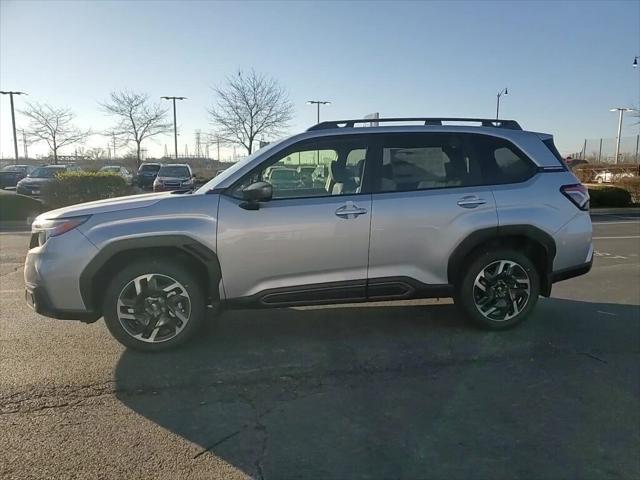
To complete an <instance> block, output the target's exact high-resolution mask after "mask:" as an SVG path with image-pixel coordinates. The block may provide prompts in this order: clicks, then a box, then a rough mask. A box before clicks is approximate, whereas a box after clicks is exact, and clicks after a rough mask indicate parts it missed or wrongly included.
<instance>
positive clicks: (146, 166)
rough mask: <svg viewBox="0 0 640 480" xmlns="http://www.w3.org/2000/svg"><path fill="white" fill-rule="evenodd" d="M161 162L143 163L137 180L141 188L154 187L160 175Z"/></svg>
mask: <svg viewBox="0 0 640 480" xmlns="http://www.w3.org/2000/svg"><path fill="white" fill-rule="evenodd" d="M161 166H162V164H161V163H143V164H142V165H140V168H139V169H138V174H137V175H136V178H135V182H134V183H136V184H137V185H138V186H139V187H140V188H149V189H151V188H153V182H154V180H155V179H156V177H157V176H158V170H160V167H161Z"/></svg>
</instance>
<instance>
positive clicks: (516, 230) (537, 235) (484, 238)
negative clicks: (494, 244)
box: [447, 225, 556, 296]
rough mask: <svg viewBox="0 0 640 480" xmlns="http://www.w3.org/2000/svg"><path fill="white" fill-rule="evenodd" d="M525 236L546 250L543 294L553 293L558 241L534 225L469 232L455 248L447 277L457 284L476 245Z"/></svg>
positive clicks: (542, 280) (450, 259) (448, 265)
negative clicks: (465, 261) (554, 262)
mask: <svg viewBox="0 0 640 480" xmlns="http://www.w3.org/2000/svg"><path fill="white" fill-rule="evenodd" d="M513 236H518V237H524V238H527V239H529V240H533V241H534V242H536V243H538V244H539V245H541V246H542V248H543V249H544V250H545V253H546V255H545V257H546V265H544V272H541V273H542V278H541V279H540V280H541V285H540V287H541V294H542V295H545V296H548V295H549V294H550V293H551V284H552V281H551V274H552V272H553V260H554V259H555V257H556V242H555V240H554V239H553V237H552V236H551V235H549V234H548V233H547V232H545V231H544V230H541V229H540V228H538V227H534V226H532V225H505V226H498V227H490V228H483V229H481V230H476V231H475V232H473V233H471V234H469V235H468V236H467V237H466V238H465V239H464V240H462V242H460V243H459V244H458V246H457V247H456V248H455V249H454V250H453V253H452V254H451V256H450V257H449V262H448V264H447V278H448V280H449V283H450V284H452V285H453V284H455V282H456V280H457V276H458V275H459V274H460V272H461V268H462V264H463V262H464V260H465V258H466V257H467V255H469V253H471V251H473V250H474V249H475V248H476V247H478V246H479V245H481V244H483V243H486V242H490V241H491V240H499V239H500V238H505V237H513Z"/></svg>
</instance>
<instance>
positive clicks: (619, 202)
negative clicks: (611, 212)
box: [589, 185, 631, 207]
mask: <svg viewBox="0 0 640 480" xmlns="http://www.w3.org/2000/svg"><path fill="white" fill-rule="evenodd" d="M589 196H590V197H591V206H592V207H628V206H629V204H630V203H631V195H630V194H629V192H628V191H626V190H625V189H624V188H620V187H612V186H609V185H589Z"/></svg>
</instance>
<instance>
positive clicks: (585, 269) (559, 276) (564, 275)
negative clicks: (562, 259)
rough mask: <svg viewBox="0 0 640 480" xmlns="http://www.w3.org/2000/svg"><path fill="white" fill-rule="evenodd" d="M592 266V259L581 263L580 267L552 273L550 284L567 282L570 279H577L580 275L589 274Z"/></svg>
mask: <svg viewBox="0 0 640 480" xmlns="http://www.w3.org/2000/svg"><path fill="white" fill-rule="evenodd" d="M592 266H593V257H592V258H591V260H589V261H588V262H587V263H583V264H582V265H576V266H575V267H569V268H564V269H562V270H558V271H557V272H553V273H552V274H551V283H556V282H562V281H563V280H569V279H570V278H575V277H579V276H580V275H584V274H586V273H589V271H590V270H591V267H592Z"/></svg>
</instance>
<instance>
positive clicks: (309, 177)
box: [298, 165, 316, 187]
mask: <svg viewBox="0 0 640 480" xmlns="http://www.w3.org/2000/svg"><path fill="white" fill-rule="evenodd" d="M315 170H316V165H300V166H299V167H298V175H299V176H300V180H301V181H302V183H303V184H304V185H305V186H308V187H313V172H315Z"/></svg>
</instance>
